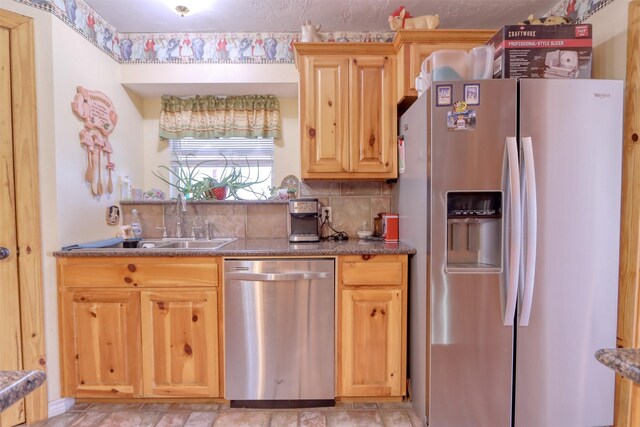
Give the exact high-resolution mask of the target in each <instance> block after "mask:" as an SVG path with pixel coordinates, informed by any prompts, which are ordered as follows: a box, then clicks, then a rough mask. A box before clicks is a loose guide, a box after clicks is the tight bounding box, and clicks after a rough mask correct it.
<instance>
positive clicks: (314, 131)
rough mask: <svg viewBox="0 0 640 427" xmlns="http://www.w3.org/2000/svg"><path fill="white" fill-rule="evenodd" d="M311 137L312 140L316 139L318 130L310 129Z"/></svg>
mask: <svg viewBox="0 0 640 427" xmlns="http://www.w3.org/2000/svg"><path fill="white" fill-rule="evenodd" d="M309 136H310V137H311V138H315V137H316V130H315V129H314V128H311V129H309Z"/></svg>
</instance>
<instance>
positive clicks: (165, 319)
mask: <svg viewBox="0 0 640 427" xmlns="http://www.w3.org/2000/svg"><path fill="white" fill-rule="evenodd" d="M141 303H142V305H141V307H142V308H141V315H142V321H141V324H142V359H143V378H144V381H143V383H144V395H145V397H170V396H180V397H187V396H194V397H218V396H219V395H220V392H219V382H220V381H219V373H218V348H219V345H218V309H217V291H216V290H215V289H211V290H189V291H187V290H179V291H169V290H166V291H165V290H161V291H143V292H142V295H141Z"/></svg>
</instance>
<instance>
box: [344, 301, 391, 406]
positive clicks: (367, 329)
mask: <svg viewBox="0 0 640 427" xmlns="http://www.w3.org/2000/svg"><path fill="white" fill-rule="evenodd" d="M401 310H402V291H401V290H400V289H391V290H389V289H387V290H377V289H376V290H370V289H363V290H351V289H347V290H344V291H342V326H341V328H342V331H341V332H342V352H341V357H342V361H341V362H342V381H341V383H342V387H341V393H340V395H341V396H402V394H403V390H402V389H401V386H402V316H401Z"/></svg>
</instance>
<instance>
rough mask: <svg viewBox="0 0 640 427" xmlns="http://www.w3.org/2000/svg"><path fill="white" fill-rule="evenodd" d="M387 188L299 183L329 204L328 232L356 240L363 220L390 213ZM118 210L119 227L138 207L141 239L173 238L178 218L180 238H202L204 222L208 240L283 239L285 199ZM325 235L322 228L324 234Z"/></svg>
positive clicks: (131, 204) (167, 203)
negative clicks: (184, 208)
mask: <svg viewBox="0 0 640 427" xmlns="http://www.w3.org/2000/svg"><path fill="white" fill-rule="evenodd" d="M392 186H393V184H386V183H380V182H340V181H313V182H301V183H300V191H299V192H298V194H299V197H314V198H317V199H318V200H319V202H320V204H321V205H322V206H331V208H332V217H333V223H332V225H333V228H334V229H336V230H339V231H345V232H346V233H347V234H348V235H349V238H353V239H357V230H358V229H359V227H360V226H361V225H362V223H363V222H366V223H367V225H368V226H369V227H370V228H371V229H372V228H373V218H374V217H376V216H377V215H378V213H379V212H389V210H390V208H391V189H392ZM120 206H121V211H122V212H121V218H122V221H121V225H123V224H130V223H131V211H132V210H133V209H137V211H138V215H139V217H140V220H141V225H142V236H143V238H147V239H150V238H151V239H153V238H161V237H162V229H163V227H166V230H167V234H168V236H169V237H175V236H176V226H177V223H178V219H180V223H181V228H182V236H183V237H191V236H192V232H193V231H194V229H193V227H195V233H196V236H197V237H198V238H203V237H204V236H205V230H204V227H205V225H206V222H208V223H209V224H210V225H209V227H210V237H237V238H286V237H287V215H288V213H287V208H288V204H287V202H286V201H277V200H263V201H253V200H224V201H188V202H187V211H186V212H178V209H177V204H176V201H175V200H149V201H147V200H122V201H120ZM178 213H180V215H178ZM205 221H206V222H205ZM325 228H326V227H325ZM329 231H330V230H325V234H329Z"/></svg>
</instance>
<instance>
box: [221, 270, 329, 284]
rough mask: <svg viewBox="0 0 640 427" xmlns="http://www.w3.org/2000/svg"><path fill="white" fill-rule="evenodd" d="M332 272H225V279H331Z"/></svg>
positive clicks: (270, 280) (279, 280)
mask: <svg viewBox="0 0 640 427" xmlns="http://www.w3.org/2000/svg"><path fill="white" fill-rule="evenodd" d="M332 277H333V273H332V272H318V271H298V272H295V273H249V272H227V273H225V275H224V278H225V279H235V280H242V281H245V282H283V281H295V280H314V279H331V278H332Z"/></svg>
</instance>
